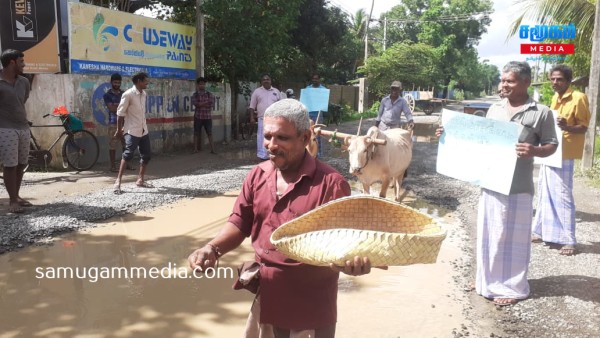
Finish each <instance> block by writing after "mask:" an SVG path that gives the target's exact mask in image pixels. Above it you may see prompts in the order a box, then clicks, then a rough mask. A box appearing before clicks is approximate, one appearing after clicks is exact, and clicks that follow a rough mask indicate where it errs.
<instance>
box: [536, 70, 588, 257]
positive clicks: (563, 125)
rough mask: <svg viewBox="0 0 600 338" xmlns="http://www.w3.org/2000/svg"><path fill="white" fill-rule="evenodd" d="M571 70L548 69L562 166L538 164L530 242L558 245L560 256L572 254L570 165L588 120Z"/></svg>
mask: <svg viewBox="0 0 600 338" xmlns="http://www.w3.org/2000/svg"><path fill="white" fill-rule="evenodd" d="M572 78H573V71H572V70H571V68H569V67H568V66H566V65H562V64H561V65H556V66H554V67H553V68H552V69H551V70H550V81H551V82H552V88H553V89H554V91H555V94H554V96H553V97H552V105H551V109H553V110H555V111H558V116H557V119H556V123H557V125H558V126H559V128H560V129H561V130H562V158H563V161H562V168H553V167H549V166H546V165H542V166H541V167H540V173H539V183H538V201H537V202H538V203H537V208H536V214H535V218H534V221H533V234H532V242H534V243H539V242H542V241H544V242H549V243H556V244H559V245H561V249H560V254H561V255H567V256H570V255H573V254H575V244H576V243H577V241H576V240H575V202H574V200H573V168H574V162H575V159H580V158H581V156H582V154H583V145H584V142H585V133H586V131H587V127H588V125H589V122H590V117H591V114H590V109H589V103H588V99H587V96H586V95H585V94H583V93H581V92H579V91H576V90H573V89H571V88H569V84H570V83H571V79H572Z"/></svg>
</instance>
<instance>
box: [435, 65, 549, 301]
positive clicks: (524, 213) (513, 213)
mask: <svg viewBox="0 0 600 338" xmlns="http://www.w3.org/2000/svg"><path fill="white" fill-rule="evenodd" d="M530 84H531V67H530V66H529V64H528V63H527V62H518V61H511V62H509V63H508V64H506V66H504V68H503V70H502V93H503V94H504V97H505V98H506V99H505V100H502V101H500V102H497V103H495V104H493V105H492V106H491V107H490V109H489V110H488V113H487V118H489V119H493V120H496V121H505V122H511V123H516V124H518V125H519V127H520V128H521V130H520V135H519V137H518V142H517V144H516V145H515V152H516V156H517V161H516V165H515V168H514V173H513V178H512V183H511V185H510V190H509V193H508V195H505V194H503V193H499V192H496V191H493V190H490V189H487V188H482V189H481V196H480V199H479V211H478V216H477V268H476V282H475V289H476V291H477V293H478V294H480V295H482V296H483V297H485V298H488V299H492V300H493V301H494V304H496V305H498V306H506V305H513V304H516V303H517V302H519V300H523V299H526V298H527V297H528V296H529V283H528V281H527V271H528V265H529V258H530V255H531V243H530V229H531V221H532V217H531V216H532V215H533V206H532V200H533V193H534V187H533V157H534V156H537V157H547V156H550V155H552V154H553V153H554V152H555V151H556V148H557V144H558V140H557V138H556V131H555V129H554V121H553V120H552V117H551V116H552V114H551V113H550V110H549V109H548V107H546V106H544V105H540V104H538V103H536V102H535V101H533V99H532V98H531V97H529V94H528V93H527V89H528V87H529V85H530ZM443 132H444V129H443V128H442V127H440V128H438V130H437V131H436V135H438V136H441V135H442V133H443Z"/></svg>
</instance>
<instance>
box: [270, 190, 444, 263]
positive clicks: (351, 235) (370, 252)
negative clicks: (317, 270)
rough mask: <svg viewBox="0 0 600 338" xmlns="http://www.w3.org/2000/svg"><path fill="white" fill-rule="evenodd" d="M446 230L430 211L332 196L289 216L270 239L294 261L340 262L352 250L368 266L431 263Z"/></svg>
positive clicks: (384, 201) (363, 198) (380, 200)
mask: <svg viewBox="0 0 600 338" xmlns="http://www.w3.org/2000/svg"><path fill="white" fill-rule="evenodd" d="M444 238H446V231H444V230H443V229H442V228H441V227H440V225H439V224H438V223H437V222H436V221H435V220H434V219H433V218H431V217H430V216H428V215H425V214H423V213H421V212H419V211H417V210H415V209H412V208H410V207H407V206H404V205H402V204H399V203H396V202H392V201H390V200H387V199H384V198H379V197H373V196H366V195H360V196H350V197H344V198H340V199H337V200H335V201H332V202H329V203H327V204H324V205H322V206H320V207H319V208H317V209H314V210H312V211H310V212H308V213H306V214H304V215H302V216H300V217H298V218H296V219H294V220H291V221H289V222H287V223H285V224H283V225H281V226H280V227H279V228H277V229H276V230H275V231H274V232H273V234H272V235H271V243H272V244H273V245H274V246H275V247H276V248H277V249H278V250H279V251H280V252H281V253H283V254H284V255H286V256H288V257H290V258H292V259H295V260H297V261H299V262H302V263H306V264H311V265H318V266H327V265H329V263H334V264H336V265H343V264H344V262H345V261H346V260H348V259H351V258H354V256H360V257H369V260H370V261H371V265H372V266H384V265H388V266H393V265H410V264H418V263H435V261H436V259H437V255H438V253H439V251H440V246H441V245H442V241H443V240H444Z"/></svg>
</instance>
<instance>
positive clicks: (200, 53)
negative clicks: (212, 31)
mask: <svg viewBox="0 0 600 338" xmlns="http://www.w3.org/2000/svg"><path fill="white" fill-rule="evenodd" d="M203 2H204V0H196V70H197V71H198V76H202V77H203V76H204V14H202V9H201V8H202V3H203Z"/></svg>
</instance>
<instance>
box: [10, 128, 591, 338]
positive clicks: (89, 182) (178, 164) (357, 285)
mask: <svg viewBox="0 0 600 338" xmlns="http://www.w3.org/2000/svg"><path fill="white" fill-rule="evenodd" d="M417 121H419V120H417ZM422 121H424V122H423V123H420V124H419V125H418V126H417V132H418V134H417V135H419V134H421V139H420V141H427V142H417V143H415V148H414V156H413V162H412V164H411V167H410V171H409V176H408V178H407V179H406V188H407V191H408V194H407V196H409V198H408V200H410V201H411V203H412V204H411V205H412V206H413V207H416V208H418V209H419V210H422V211H425V212H429V213H430V214H432V215H434V216H435V217H436V218H438V219H439V220H440V221H442V222H444V223H445V224H446V226H447V227H448V229H449V237H448V239H447V240H446V241H445V242H444V246H443V248H442V252H441V253H440V258H439V259H438V263H437V264H434V265H423V266H411V267H398V268H392V269H391V270H390V271H374V272H373V273H372V274H371V275H369V276H368V277H364V278H351V277H342V278H341V280H340V296H339V317H340V321H339V323H338V337H356V336H357V332H364V333H362V334H360V335H359V336H364V337H464V336H472V337H592V336H593V335H591V332H588V331H585V330H575V331H573V330H571V331H564V332H569V333H568V334H565V335H562V334H560V332H563V331H560V330H561V328H550V329H547V330H541V329H540V328H539V327H537V326H536V325H535V323H531V322H530V321H527V320H519V319H518V316H515V313H514V312H511V310H504V309H499V308H496V307H494V306H493V305H492V304H491V303H490V302H489V301H486V300H484V299H482V298H481V297H479V296H477V295H475V294H474V293H473V292H468V291H465V290H464V287H465V286H466V285H468V284H469V281H470V280H472V279H473V268H474V265H475V262H474V260H473V255H472V252H473V249H474V230H475V228H474V224H475V219H476V202H477V191H478V189H477V188H475V187H464V185H463V184H461V183H460V182H457V181H454V180H451V179H448V178H445V177H442V176H439V175H437V174H436V173H435V158H436V154H437V146H436V144H435V139H433V140H432V139H431V137H430V135H431V132H432V128H433V124H432V123H435V121H436V117H432V118H431V117H430V118H429V119H427V118H426V117H423V120H422ZM369 123H372V122H369ZM339 128H340V131H347V132H354V131H355V130H356V123H348V124H345V125H342V126H340V127H339ZM366 129H367V128H366V127H363V132H364V131H365V130H366ZM429 141H433V143H431V142H429ZM217 151H218V152H219V155H217V156H213V155H210V154H209V153H208V152H207V151H205V152H203V153H200V154H195V155H192V154H189V153H187V152H180V153H176V154H170V155H160V156H157V157H156V158H155V160H153V162H152V166H151V167H150V168H149V170H148V174H149V179H150V180H151V179H154V178H161V177H173V176H178V175H181V174H184V173H188V172H189V171H190V170H193V169H195V168H197V167H199V166H208V167H211V168H213V167H214V168H224V167H225V168H226V167H228V166H232V165H237V164H241V163H245V164H247V163H252V162H254V161H255V160H254V157H253V153H254V152H253V145H252V143H251V142H248V141H244V142H237V141H234V142H232V144H229V145H219V147H218V150H217ZM325 152H326V154H327V155H326V157H325V160H326V161H328V162H329V163H330V164H331V165H333V166H334V167H336V168H337V169H338V170H339V171H340V172H342V173H343V174H344V175H345V176H346V177H348V178H350V176H349V174H348V173H347V155H346V154H344V153H342V152H341V151H340V150H339V149H334V148H331V146H330V145H329V144H327V143H325ZM99 166H100V167H99V168H98V169H101V166H102V165H101V164H100V165H99ZM25 179H26V183H25V185H24V186H23V189H22V196H24V197H26V198H28V199H29V200H30V201H31V202H32V203H34V204H35V205H36V206H34V208H51V207H52V203H55V202H58V201H60V200H62V199H64V198H65V197H68V196H74V195H79V194H85V193H88V192H92V191H95V190H98V189H109V188H110V187H111V186H112V184H113V182H114V174H112V173H110V172H108V171H103V170H97V171H91V172H84V173H72V172H61V173H31V174H29V173H28V174H26V177H25ZM134 180H135V174H134V173H133V172H128V173H127V176H126V178H125V182H133V181H134ZM575 194H576V202H577V208H578V210H580V211H579V212H578V217H579V218H581V217H582V215H585V216H584V217H585V220H586V221H591V222H592V224H595V227H596V228H595V229H596V230H598V232H600V227H599V224H600V212H599V211H598V208H597V206H598V199H599V198H600V190H598V189H593V188H590V187H588V186H587V185H586V183H585V181H584V179H583V178H580V177H577V178H576V188H575ZM233 196H235V194H234V193H233V194H229V195H224V196H220V197H219V198H224V200H221V199H216V198H214V197H208V198H196V199H192V200H183V201H180V202H177V203H175V204H173V205H167V206H164V207H161V208H158V209H156V210H147V211H144V212H140V213H136V214H134V215H129V216H125V217H120V218H118V219H110V220H107V221H106V223H105V224H102V226H101V227H99V230H98V229H93V230H90V231H91V232H90V233H88V231H83V232H82V233H81V235H77V234H74V235H72V234H70V235H67V237H62V238H55V239H54V240H53V242H54V245H53V246H52V247H54V248H58V249H60V250H62V251H59V252H54V253H52V254H48V253H40V252H47V251H48V250H52V249H49V247H47V246H42V247H37V246H31V247H26V248H25V249H20V250H19V249H17V250H16V251H15V252H10V253H4V254H2V255H0V267H2V268H0V271H4V272H2V273H0V313H7V312H5V310H6V311H10V307H14V306H17V307H21V308H20V309H19V310H21V311H15V312H14V314H13V315H12V316H9V317H4V316H0V323H2V322H4V325H7V326H4V325H0V337H19V336H23V337H25V336H34V335H42V336H50V337H75V336H79V334H82V335H85V336H106V335H109V336H123V337H126V336H140V337H141V336H156V337H159V336H163V337H167V336H172V337H218V336H237V335H239V332H241V331H240V330H241V328H242V327H243V324H244V317H245V314H246V313H247V312H246V311H247V308H248V306H249V304H250V302H251V298H250V297H249V295H244V296H241V294H239V293H237V292H236V293H233V291H231V290H230V287H229V285H230V284H229V282H230V281H227V282H226V283H223V282H221V283H219V284H216V283H212V284H210V285H209V286H206V285H201V284H197V283H196V284H195V285H190V284H189V283H187V284H185V283H183V284H182V282H177V283H170V284H169V283H166V282H164V281H162V282H151V283H146V284H147V285H141V284H144V283H141V284H140V283H136V282H131V281H130V282H129V285H127V283H125V284H123V283H121V284H119V283H117V282H112V283H110V284H109V285H106V287H107V288H108V289H109V290H111V289H113V290H114V291H113V292H109V293H108V294H106V293H104V292H105V291H102V290H99V287H98V286H97V285H95V286H93V287H92V286H87V287H86V286H85V285H84V286H83V289H93V290H94V293H88V292H84V295H83V296H82V294H81V292H83V291H81V289H82V286H81V285H79V286H78V285H73V281H70V282H64V285H62V284H60V283H59V282H58V281H53V282H52V283H49V284H51V286H48V285H46V286H45V288H42V289H40V283H39V282H38V281H35V280H31V278H30V279H28V278H27V275H23V274H21V275H15V274H14V271H16V270H19V269H26V268H27V267H28V268H31V267H32V265H31V262H29V261H28V260H27V259H26V258H27V257H41V258H43V257H53V259H55V260H56V262H59V261H60V260H61V259H62V260H64V259H65V257H66V259H67V261H68V260H69V259H70V260H78V259H79V258H76V256H77V252H79V254H80V255H81V256H86V257H88V256H99V257H101V258H102V257H104V259H105V260H106V259H107V257H109V256H110V255H111V254H110V253H107V252H106V250H109V252H114V250H115V249H114V248H112V249H111V248H110V247H103V246H99V243H101V242H106V243H108V245H111V244H110V243H121V242H124V243H125V244H123V243H121V244H114V245H117V248H121V249H117V250H116V251H117V255H118V256H119V257H121V258H120V259H124V258H123V257H129V259H135V260H136V261H138V262H142V263H143V264H152V263H156V260H155V258H156V257H152V254H155V255H156V256H158V257H164V256H168V255H173V254H175V255H177V256H178V257H179V259H178V260H177V262H178V263H179V264H181V265H184V264H185V261H184V259H183V258H184V257H185V256H186V255H187V252H189V250H190V249H192V248H194V247H196V246H197V245H198V243H202V242H204V241H206V240H207V239H208V238H210V237H211V236H212V235H213V234H214V233H216V231H218V228H219V225H220V224H222V223H223V221H224V219H225V218H226V217H227V216H228V212H227V210H228V209H229V206H230V205H231V204H232V203H233ZM215 197H217V196H215ZM216 201H220V202H218V203H217V204H210V203H216ZM207 203H209V204H207ZM7 204H8V201H7V196H6V192H5V191H4V190H3V191H2V192H1V194H0V214H5V213H6V207H7ZM211 205H213V206H212V207H211ZM217 205H218V206H217ZM206 208H208V209H206ZM202 210H210V211H207V212H206V214H207V215H208V214H210V215H211V216H210V217H205V216H204V214H205V213H203V212H202ZM199 217H200V218H199ZM198 224H200V225H198ZM165 227H171V229H169V228H167V229H166V230H165ZM160 228H162V230H160V231H158V230H157V231H154V230H150V229H160ZM95 231H100V232H99V233H97V232H95ZM72 236H83V237H84V238H85V240H84V239H82V238H81V237H72ZM87 241H89V242H90V243H91V244H86V245H83V243H84V242H87ZM75 242H78V243H79V242H81V243H82V245H80V246H78V247H79V249H77V250H78V251H73V252H71V253H69V254H65V253H64V248H65V247H69V245H71V244H69V243H75ZM65 243H66V244H65ZM132 243H133V244H132ZM25 245H26V244H25ZM26 246H27V245H26ZM124 247H128V248H129V247H130V248H135V250H139V253H138V254H137V255H136V254H130V253H127V252H128V251H127V250H133V249H127V250H125V249H123V248H124ZM586 248H587V249H586V250H587V252H585V253H586V254H591V255H593V256H592V257H593V259H595V262H596V266H597V263H598V262H600V260H598V255H600V241H599V242H592V243H591V244H590V245H589V247H586ZM15 249H16V248H10V250H15ZM96 250H97V253H96ZM124 251H125V254H124V253H123V252H124ZM65 255H66V256H65ZM113 255H114V253H113ZM578 256H579V257H585V256H584V255H578ZM578 256H575V258H573V259H572V260H571V261H567V263H566V264H577V259H578V258H577V257H578ZM249 257H251V248H250V246H249V245H248V244H247V243H246V244H245V246H244V247H243V248H242V249H240V250H239V252H237V253H236V254H235V255H232V256H230V257H229V258H227V259H226V260H224V262H223V263H224V264H225V265H229V266H232V267H233V266H236V265H237V263H239V261H240V260H244V259H246V258H249ZM587 257H589V256H587ZM86 259H88V258H86ZM117 260H119V259H117ZM89 262H90V261H88V264H89ZM91 262H95V263H97V262H98V261H97V260H94V259H92V260H91ZM15 269H16V270H15ZM7 271H11V272H7ZM17 276H20V277H19V278H17ZM23 276H25V277H23ZM10 280H13V284H11V283H10ZM597 280H600V279H597V278H595V279H591V281H592V282H591V283H590V284H585V283H584V284H574V285H569V284H566V285H565V287H566V288H569V287H573V288H576V287H581V286H582V285H583V286H584V287H590V285H592V286H591V289H590V290H589V293H590V294H591V295H592V296H591V299H590V300H591V303H592V305H593V306H594V307H593V309H595V310H596V311H598V312H599V313H600V296H598V295H600V283H597ZM595 283H597V285H596V284H595ZM17 285H21V286H23V287H24V288H26V289H29V290H31V291H27V290H25V289H20V288H18V287H17ZM537 285H540V284H537ZM594 285H595V287H596V288H597V289H595V288H594ZM540 286H541V287H544V286H543V285H540ZM11 287H14V288H15V289H14V290H21V291H22V292H23V293H29V294H35V293H36V292H40V291H42V290H44V289H46V290H47V288H50V290H52V292H51V295H53V297H52V298H50V299H48V298H40V296H39V295H36V296H33V297H29V298H27V297H25V298H23V299H19V300H15V299H13V298H14V295H13V296H11V293H10V292H8V291H10V288H11ZM73 287H74V289H73ZM546 287H548V288H550V287H551V286H546ZM189 288H192V289H191V290H192V291H195V292H197V293H199V294H200V295H206V297H203V296H202V297H201V296H198V295H191V294H190V293H189V292H181V291H178V290H182V289H183V290H188V289H189ZM202 288H207V290H208V293H207V292H206V291H207V290H204V291H205V292H202V290H200V289H202ZM67 289H68V290H72V289H73V291H65V290H67ZM14 290H13V291H14ZM36 290H37V291H36ZM78 290H79V291H78ZM119 290H120V291H119ZM162 290H168V292H169V293H171V294H172V297H171V296H168V297H166V298H164V297H163V298H164V299H163V298H161V296H160V295H159V294H160V293H161V292H163V291H162ZM90 292H91V291H90ZM136 292H137V293H136ZM534 292H537V293H538V294H539V293H541V294H544V292H543V291H540V290H536V291H534ZM132 293H134V294H133V295H132ZM563 293H564V294H567V295H569V294H575V293H576V292H575V291H574V290H573V291H572V292H571V291H569V290H563ZM13 294H14V292H13ZM111 294H112V296H109V295H111ZM115 295H116V297H117V298H118V297H121V298H125V299H129V300H130V301H119V300H113V302H114V303H111V302H110V301H108V300H106V298H110V297H113V296H115ZM186 295H187V296H186ZM209 295H210V297H209ZM54 296H55V297H54ZM61 297H67V299H72V300H73V302H74V305H73V306H75V307H77V306H79V307H86V310H85V315H84V316H83V319H82V317H81V316H82V315H81V311H80V309H73V308H71V307H72V306H67V308H69V311H64V309H63V307H62V306H58V305H57V304H55V303H58V300H57V299H58V298H61ZM82 297H83V298H85V300H82ZM86 297H87V298H86ZM186 297H191V298H192V302H191V303H186ZM90 298H91V300H90ZM165 299H166V301H167V302H173V301H176V302H180V303H183V304H186V306H185V307H183V308H179V309H178V308H177V306H175V309H171V308H170V306H169V309H168V310H166V309H164V307H163V306H162V305H158V304H161V303H164V301H165ZM40 300H44V301H45V302H40ZM188 301H189V300H188ZM77 302H83V303H81V304H79V305H76V304H77ZM210 302H214V303H217V305H216V306H217V309H214V306H215V305H214V304H212V305H211V303H210ZM523 303H525V302H523ZM40 304H41V305H40ZM43 304H46V305H43ZM91 304H94V305H95V306H98V304H100V306H99V308H94V309H92V308H87V307H89V306H90V305H91ZM203 309H206V310H205V311H204V310H203ZM56 311H59V312H60V311H63V312H64V313H63V314H64V316H62V317H59V316H58V315H53V313H55V312H56ZM103 311H104V312H103ZM554 311H555V309H552V308H548V309H545V312H544V313H542V314H541V315H540V316H542V317H543V316H544V315H547V316H549V317H551V316H553V315H554ZM99 312H100V313H99ZM108 312H115V313H114V314H113V315H111V316H109V315H107V313H108ZM27 314H35V315H37V316H40V321H41V322H42V323H43V325H42V324H40V325H41V326H40V325H33V326H28V325H27V321H26V315H27ZM45 316H47V317H45ZM167 316H168V318H163V317H167ZM578 316H580V314H579V313H577V312H573V317H572V318H571V320H572V322H573V323H576V322H577V321H578ZM2 317H4V318H2ZM73 318H75V319H82V323H79V322H78V323H75V322H73ZM61 320H62V321H64V323H65V325H63V326H62V327H63V329H64V330H63V331H61V329H60V327H61V325H56V324H52V321H59V322H60V321H61ZM103 326H106V327H105V328H104V329H103V328H102V327H103ZM181 326H183V327H181ZM3 327H4V328H3ZM10 328H12V329H10ZM25 328H28V329H25ZM23 330H25V331H23ZM61 332H62V333H61ZM186 332H187V334H186ZM549 332H553V333H549ZM22 333H25V335H22ZM192 333H193V334H192Z"/></svg>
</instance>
